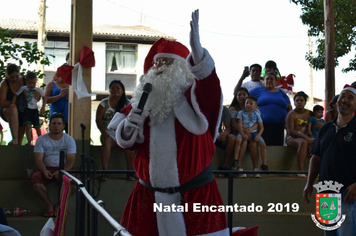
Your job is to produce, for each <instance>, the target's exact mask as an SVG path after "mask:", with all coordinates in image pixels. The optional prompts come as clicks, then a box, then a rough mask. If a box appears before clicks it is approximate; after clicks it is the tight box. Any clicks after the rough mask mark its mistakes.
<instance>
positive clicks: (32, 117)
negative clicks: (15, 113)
mask: <svg viewBox="0 0 356 236" xmlns="http://www.w3.org/2000/svg"><path fill="white" fill-rule="evenodd" d="M36 83H37V75H36V73H34V72H28V73H27V75H26V85H25V86H22V87H21V88H20V89H19V90H18V91H17V92H16V93H15V95H14V97H13V100H12V103H13V104H16V99H17V97H18V96H19V95H20V94H21V93H22V92H24V93H25V97H26V100H27V107H26V108H25V110H24V112H23V118H24V119H23V120H24V126H25V130H26V137H27V144H26V145H32V144H31V143H32V130H31V128H32V126H33V127H34V128H35V129H36V131H37V135H38V136H40V135H41V130H40V128H41V125H40V121H39V115H42V114H44V113H45V107H46V102H47V100H46V97H45V94H44V91H43V90H42V89H41V88H39V87H36ZM34 92H38V93H39V94H40V96H41V98H42V107H41V110H40V112H38V108H37V102H38V100H37V99H36V98H35V97H34V96H33V93H34Z"/></svg>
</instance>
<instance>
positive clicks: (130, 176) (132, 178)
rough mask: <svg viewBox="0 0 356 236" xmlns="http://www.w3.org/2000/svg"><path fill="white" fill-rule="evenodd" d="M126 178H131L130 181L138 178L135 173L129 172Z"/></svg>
mask: <svg viewBox="0 0 356 236" xmlns="http://www.w3.org/2000/svg"><path fill="white" fill-rule="evenodd" d="M126 178H127V180H130V181H135V180H136V177H135V175H134V174H127V175H126Z"/></svg>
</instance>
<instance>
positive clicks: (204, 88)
mask: <svg viewBox="0 0 356 236" xmlns="http://www.w3.org/2000/svg"><path fill="white" fill-rule="evenodd" d="M187 62H188V68H189V70H190V71H191V73H192V74H193V75H194V76H195V78H196V80H195V81H194V83H193V86H192V87H191V89H190V93H189V94H186V96H187V98H188V99H189V100H190V101H191V103H192V106H193V108H194V110H195V111H196V112H197V113H198V112H201V113H202V114H203V115H204V116H205V118H206V119H207V122H208V125H209V131H210V132H211V135H212V137H213V138H214V140H215V139H216V137H217V134H218V126H219V119H220V117H221V113H222V93H221V88H220V81H219V78H218V76H217V74H216V71H215V63H214V60H213V58H212V57H211V56H210V54H209V52H208V51H207V50H206V49H204V57H203V60H202V61H201V62H200V63H198V64H196V65H193V64H192V63H191V62H192V59H191V55H189V56H188V58H187ZM189 100H188V101H189Z"/></svg>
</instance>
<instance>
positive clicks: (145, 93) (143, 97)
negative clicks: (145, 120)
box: [137, 83, 152, 115]
mask: <svg viewBox="0 0 356 236" xmlns="http://www.w3.org/2000/svg"><path fill="white" fill-rule="evenodd" d="M151 91H152V84H150V83H146V84H145V85H144V86H143V89H142V94H141V98H140V101H139V102H138V105H137V108H138V109H140V110H141V112H140V114H139V115H141V113H142V111H143V108H144V107H145V104H146V101H147V98H148V95H149V94H150V92H151Z"/></svg>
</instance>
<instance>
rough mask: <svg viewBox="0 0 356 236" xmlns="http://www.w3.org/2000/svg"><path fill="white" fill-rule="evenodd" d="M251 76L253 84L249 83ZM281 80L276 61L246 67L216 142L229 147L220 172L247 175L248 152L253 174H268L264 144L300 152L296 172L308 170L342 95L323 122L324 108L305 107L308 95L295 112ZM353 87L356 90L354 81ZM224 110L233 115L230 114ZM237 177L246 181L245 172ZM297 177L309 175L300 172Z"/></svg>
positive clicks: (297, 103)
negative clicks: (316, 141) (319, 137)
mask: <svg viewBox="0 0 356 236" xmlns="http://www.w3.org/2000/svg"><path fill="white" fill-rule="evenodd" d="M248 76H250V78H251V80H248V81H245V80H246V78H247V77H248ZM280 78H281V76H280V73H279V70H278V68H277V64H276V63H275V62H274V61H267V62H266V64H265V68H264V69H262V66H261V65H259V64H253V65H251V66H250V67H245V68H244V70H243V72H242V75H241V78H240V79H239V80H238V82H237V85H236V86H235V88H234V97H233V100H232V102H231V104H230V105H229V106H226V107H224V110H223V113H222V119H221V124H220V127H219V133H220V135H219V136H218V138H217V140H216V142H215V143H216V146H217V147H220V148H223V149H225V155H224V159H223V161H222V164H221V166H220V170H230V169H231V170H239V171H243V167H242V159H243V158H244V156H245V153H246V150H247V149H248V150H249V152H250V156H251V161H252V166H253V170H255V171H259V170H262V171H267V170H268V165H267V161H268V158H267V156H266V146H283V145H284V146H290V147H292V148H295V149H296V154H297V163H298V164H297V166H296V168H297V170H299V171H305V169H304V166H305V160H307V158H310V157H311V156H312V153H311V152H310V151H311V148H312V145H313V142H314V139H315V138H316V137H317V135H318V133H319V131H320V129H321V127H322V126H323V125H324V124H325V123H326V122H330V121H332V120H334V119H335V118H337V113H338V112H337V107H336V102H337V99H338V98H339V95H336V96H335V97H334V98H333V100H332V101H331V102H330V104H329V107H328V108H326V109H325V119H323V114H324V108H323V107H322V106H320V105H315V106H314V107H313V109H312V111H311V110H308V109H306V108H305V107H306V103H307V101H308V95H307V94H305V93H304V92H303V91H300V92H297V93H295V95H294V98H293V100H294V109H292V105H291V101H290V98H289V96H288V95H287V93H286V91H285V90H283V89H282V88H281V86H280V84H281V82H279V80H280ZM351 86H354V87H356V83H354V84H352V85H351ZM251 107H253V109H251ZM226 110H229V111H230V116H229V114H228V113H227V112H226ZM228 116H229V117H230V118H228ZM259 153H260V154H259ZM259 156H261V162H260V161H259ZM231 157H233V158H231ZM259 163H261V165H260V166H259ZM237 177H241V178H245V177H246V174H238V175H237ZM254 177H256V178H259V177H260V175H259V174H254ZM297 177H299V178H306V177H307V176H306V175H305V174H298V175H297Z"/></svg>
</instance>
